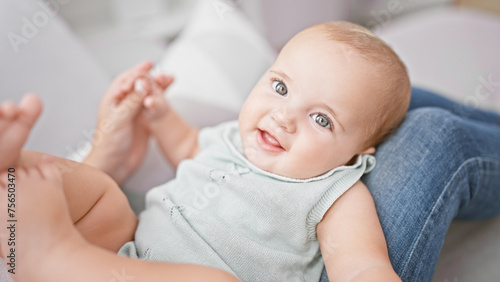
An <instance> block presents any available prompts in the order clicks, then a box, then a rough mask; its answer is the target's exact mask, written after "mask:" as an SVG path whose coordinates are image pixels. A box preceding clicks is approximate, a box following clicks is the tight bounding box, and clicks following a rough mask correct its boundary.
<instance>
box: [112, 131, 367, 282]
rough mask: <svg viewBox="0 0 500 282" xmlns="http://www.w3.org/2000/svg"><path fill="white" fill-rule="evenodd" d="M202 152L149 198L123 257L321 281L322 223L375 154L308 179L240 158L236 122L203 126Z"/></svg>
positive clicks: (252, 276) (256, 277)
mask: <svg viewBox="0 0 500 282" xmlns="http://www.w3.org/2000/svg"><path fill="white" fill-rule="evenodd" d="M198 141H199V146H200V153H198V155H197V156H196V157H195V158H194V159H192V160H185V161H182V162H181V163H180V165H179V167H178V170H177V176H176V178H175V179H174V180H172V181H170V182H168V183H166V184H163V185H161V186H158V187H155V188H153V189H152V190H151V191H149V192H148V194H147V196H146V209H145V211H143V212H142V213H141V215H140V220H139V226H138V228H137V231H136V233H135V241H134V242H128V243H126V244H125V245H124V246H123V247H122V248H121V249H120V251H119V253H120V254H122V255H126V256H129V257H132V258H139V259H144V260H151V261H163V262H175V263H191V264H201V265H206V266H211V267H215V268H219V269H223V270H226V271H228V272H230V273H232V274H234V275H236V276H237V277H238V278H240V279H241V280H243V281H319V278H320V275H321V271H322V269H323V261H322V259H321V254H320V250H319V244H318V241H317V238H316V224H317V223H318V222H319V221H320V220H321V219H322V217H323V215H324V214H325V212H326V211H327V210H328V208H329V207H330V206H331V205H332V204H333V202H335V200H336V199H337V198H339V197H340V196H341V195H342V194H343V193H344V192H345V191H346V190H347V189H349V188H350V187H351V186H352V185H353V184H354V183H356V181H358V180H359V178H360V177H361V176H362V175H363V173H366V172H369V171H371V170H372V169H373V167H374V165H375V158H374V157H373V156H371V155H362V156H359V157H358V158H357V160H356V163H355V164H354V165H350V166H341V167H338V168H336V169H333V170H331V171H329V172H327V173H325V174H323V175H320V176H317V177H314V178H309V179H291V178H287V177H282V176H279V175H275V174H272V173H269V172H266V171H263V170H261V169H259V168H257V167H255V166H254V165H252V164H251V163H250V162H249V161H248V160H246V158H245V157H244V155H243V153H242V148H241V138H240V135H239V132H238V123H237V121H232V122H226V123H223V124H221V125H218V126H216V127H212V128H205V129H203V130H201V132H200V134H199V139H198Z"/></svg>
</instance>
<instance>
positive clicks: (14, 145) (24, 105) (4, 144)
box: [0, 94, 42, 172]
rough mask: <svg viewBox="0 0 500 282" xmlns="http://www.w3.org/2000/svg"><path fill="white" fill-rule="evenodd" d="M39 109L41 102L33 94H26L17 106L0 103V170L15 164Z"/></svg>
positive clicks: (38, 113)
mask: <svg viewBox="0 0 500 282" xmlns="http://www.w3.org/2000/svg"><path fill="white" fill-rule="evenodd" d="M41 111H42V102H41V101H40V99H39V98H38V97H37V96H35V95H33V94H28V95H26V96H25V97H24V98H23V100H22V101H21V103H19V106H17V105H15V104H14V103H11V102H4V103H2V104H0V156H2V157H1V158H0V172H1V171H5V170H7V168H9V167H12V166H14V165H15V163H16V161H17V160H18V159H19V154H20V153H21V148H22V147H23V145H24V143H25V142H26V139H27V138H28V135H29V133H30V131H31V129H32V128H33V125H34V124H35V121H36V120H37V118H38V116H39V115H40V113H41Z"/></svg>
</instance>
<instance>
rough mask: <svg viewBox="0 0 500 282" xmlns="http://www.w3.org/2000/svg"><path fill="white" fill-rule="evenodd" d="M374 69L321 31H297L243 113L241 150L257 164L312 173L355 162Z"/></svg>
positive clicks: (369, 110)
mask: <svg viewBox="0 0 500 282" xmlns="http://www.w3.org/2000/svg"><path fill="white" fill-rule="evenodd" d="M373 71H374V70H373V69H372V68H371V66H370V65H369V64H368V63H366V62H365V61H364V60H363V59H361V58H360V57H358V56H357V54H355V53H354V52H353V51H350V50H349V49H348V48H347V47H343V46H341V45H340V44H338V43H337V42H334V41H331V40H328V39H326V38H325V36H324V35H319V34H317V32H315V31H306V32H302V33H300V34H298V35H297V36H295V37H294V38H293V39H292V40H291V41H290V42H289V43H288V44H287V45H286V46H285V47H284V48H283V50H282V51H281V53H280V55H279V56H278V58H277V59H276V61H275V62H274V64H273V65H272V66H271V67H270V69H269V70H268V71H267V72H266V73H265V74H264V75H263V77H262V78H261V79H260V81H259V82H258V83H257V85H256V86H255V88H254V89H253V90H252V92H251V93H250V95H249V97H248V98H247V100H246V101H245V103H244V105H243V108H242V110H241V113H240V116H239V130H240V135H241V137H242V142H243V150H244V153H245V156H246V157H247V158H248V160H249V161H250V162H251V163H253V164H254V165H256V166H257V167H259V168H261V169H263V170H265V171H268V172H272V173H275V174H278V175H282V176H287V177H291V178H299V179H304V178H310V177H314V176H318V175H321V174H323V173H325V172H327V171H329V170H331V169H333V168H335V167H338V166H340V165H344V164H347V163H349V161H351V160H352V159H353V157H355V156H356V155H357V154H361V153H373V152H374V151H375V149H374V148H373V147H370V148H364V147H363V143H364V142H365V141H366V139H367V136H366V133H365V132H366V130H365V128H366V124H367V123H368V122H369V119H370V118H371V117H373V116H374V113H375V110H374V108H375V107H373V104H374V103H375V101H374V98H373V95H370V90H373V87H375V86H376V83H378V82H377V80H376V79H374V78H372V77H373V73H371V72H373Z"/></svg>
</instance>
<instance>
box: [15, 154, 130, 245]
mask: <svg viewBox="0 0 500 282" xmlns="http://www.w3.org/2000/svg"><path fill="white" fill-rule="evenodd" d="M42 156H43V154H42V153H39V152H34V151H26V150H25V151H23V152H22V154H21V158H20V160H19V162H18V167H22V166H32V165H35V164H36V163H37V162H39V161H40V158H41V157H42ZM52 158H53V159H54V165H55V166H56V167H57V168H58V170H59V172H60V173H61V174H62V184H63V189H64V195H65V196H66V201H67V204H68V207H69V214H70V218H71V220H72V222H73V223H74V224H75V227H76V229H77V230H78V231H80V233H81V234H82V235H83V237H85V239H87V240H88V241H89V242H90V243H92V244H95V245H98V246H100V247H103V248H105V249H108V250H112V251H117V250H118V249H119V248H120V247H121V246H122V245H123V244H124V243H126V242H128V241H131V240H133V238H134V233H135V229H136V227H137V217H136V216H135V214H134V212H133V211H132V209H131V208H130V204H129V202H128V200H127V198H126V196H125V195H124V194H123V192H122V191H121V189H120V187H118V185H117V184H116V182H115V181H114V180H113V179H112V178H111V177H110V176H108V175H107V174H106V173H104V172H103V171H100V170H98V169H96V168H93V167H90V166H88V165H85V164H81V163H76V162H73V161H70V160H67V159H62V158H57V157H53V156H52Z"/></svg>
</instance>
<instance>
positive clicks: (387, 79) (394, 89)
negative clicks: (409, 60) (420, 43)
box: [310, 22, 411, 148]
mask: <svg viewBox="0 0 500 282" xmlns="http://www.w3.org/2000/svg"><path fill="white" fill-rule="evenodd" d="M310 29H318V30H320V31H323V32H324V33H325V34H326V35H327V36H328V38H329V39H331V40H333V41H336V42H339V43H341V44H345V46H347V47H348V48H351V49H352V50H354V51H355V52H356V53H357V54H359V55H360V57H362V58H364V59H365V60H367V61H368V62H369V63H372V64H373V65H374V67H375V68H376V69H377V70H378V74H379V75H381V76H382V77H384V84H383V87H381V89H376V90H375V95H378V96H380V99H378V101H379V102H380V103H377V105H376V107H377V109H376V113H377V116H375V117H374V118H372V119H370V120H369V121H368V122H367V124H366V127H365V128H366V130H367V134H368V135H367V136H368V138H367V141H366V142H365V146H366V147H365V148H368V147H371V146H375V145H377V144H379V143H380V142H382V141H383V140H385V139H386V138H387V137H388V136H389V135H390V134H391V133H392V132H393V131H394V129H396V128H397V127H398V126H399V125H400V124H401V122H402V121H403V119H404V117H405V115H406V111H407V110H408V105H409V103H410V92H411V86H410V80H409V78H408V72H407V70H406V66H405V65H404V63H403V62H402V61H401V60H400V59H399V57H398V55H397V54H396V53H395V52H394V51H393V50H392V49H391V47H389V46H388V45H387V44H386V43H385V42H384V41H382V39H380V38H378V37H377V36H375V35H374V34H373V33H372V32H371V31H369V30H368V29H366V28H364V27H362V26H359V25H357V24H353V23H349V22H328V23H323V24H319V25H315V26H312V27H310Z"/></svg>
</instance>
